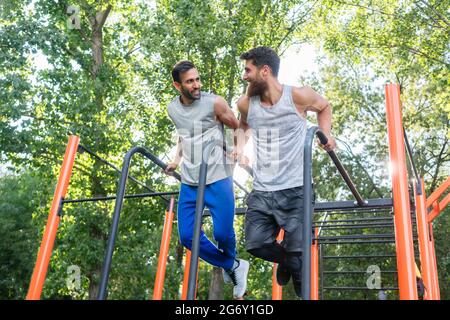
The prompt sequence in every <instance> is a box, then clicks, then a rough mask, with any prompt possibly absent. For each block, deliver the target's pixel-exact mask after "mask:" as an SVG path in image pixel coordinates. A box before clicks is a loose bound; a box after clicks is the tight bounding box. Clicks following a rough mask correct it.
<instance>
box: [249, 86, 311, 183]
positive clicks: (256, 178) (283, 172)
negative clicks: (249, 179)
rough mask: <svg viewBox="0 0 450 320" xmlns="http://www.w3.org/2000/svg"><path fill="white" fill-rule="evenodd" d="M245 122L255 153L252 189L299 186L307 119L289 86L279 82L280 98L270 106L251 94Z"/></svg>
mask: <svg viewBox="0 0 450 320" xmlns="http://www.w3.org/2000/svg"><path fill="white" fill-rule="evenodd" d="M247 123H248V124H249V126H250V128H251V130H252V137H253V147H254V150H253V151H254V154H255V162H254V163H253V188H254V189H255V190H259V191H277V190H283V189H288V188H294V187H299V186H302V185H303V161H304V160H303V147H304V143H305V138H306V129H307V121H306V119H305V118H304V117H303V116H302V115H301V114H300V113H299V112H298V110H297V108H296V107H295V104H294V101H293V99H292V87H290V86H287V85H283V93H282V95H281V98H280V100H279V101H278V102H277V103H276V104H275V105H273V106H271V107H263V106H262V105H261V100H260V97H259V96H254V97H251V98H250V104H249V110H248V115H247Z"/></svg>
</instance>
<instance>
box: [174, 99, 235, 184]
mask: <svg viewBox="0 0 450 320" xmlns="http://www.w3.org/2000/svg"><path fill="white" fill-rule="evenodd" d="M216 98H217V96H216V95H214V94H210V93H206V92H201V98H200V99H199V100H194V102H193V103H192V104H190V105H188V106H186V105H183V104H182V103H181V101H180V97H176V98H175V99H174V100H173V101H172V102H171V103H170V104H169V105H168V108H167V110H168V114H169V117H170V118H171V119H172V121H173V122H174V124H175V127H176V130H177V134H178V136H179V137H180V139H181V150H182V153H183V157H182V162H181V165H180V169H181V182H183V183H185V184H189V185H198V179H199V175H200V164H201V162H202V150H203V147H204V146H205V145H206V143H207V142H208V141H210V140H219V141H221V142H222V141H224V139H225V136H224V130H223V124H222V123H221V122H220V121H217V120H216V115H215V113H214V103H215V101H216ZM207 163H208V173H207V176H206V184H210V183H213V182H216V181H218V180H221V179H224V178H227V177H230V176H232V175H233V167H234V164H233V161H231V160H230V159H229V158H226V157H225V154H224V151H223V147H222V145H220V146H216V147H215V148H214V149H213V151H212V152H211V155H210V157H209V159H208V162H207Z"/></svg>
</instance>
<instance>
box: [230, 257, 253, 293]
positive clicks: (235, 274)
mask: <svg viewBox="0 0 450 320" xmlns="http://www.w3.org/2000/svg"><path fill="white" fill-rule="evenodd" d="M236 262H237V266H236V267H235V268H233V269H231V270H228V271H226V274H227V275H228V277H229V279H230V280H231V282H232V283H233V284H234V288H233V296H234V298H242V297H243V296H244V294H245V291H246V290H247V275H248V269H249V266H250V264H249V263H248V261H247V260H242V259H236ZM224 281H227V280H225V274H224Z"/></svg>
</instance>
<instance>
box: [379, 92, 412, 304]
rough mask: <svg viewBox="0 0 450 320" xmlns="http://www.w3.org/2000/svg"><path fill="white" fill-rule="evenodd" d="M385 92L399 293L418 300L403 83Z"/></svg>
mask: <svg viewBox="0 0 450 320" xmlns="http://www.w3.org/2000/svg"><path fill="white" fill-rule="evenodd" d="M385 93H386V120H387V129H388V135H389V155H390V160H391V169H392V172H391V175H392V193H393V198H394V217H395V219H394V222H395V244H396V252H397V270H398V286H399V295H400V299H401V300H417V286H416V277H415V264H414V246H413V238H412V225H411V211H410V206H409V196H408V182H407V178H406V157H405V144H404V140H403V125H402V112H401V102H400V87H399V85H397V84H388V85H386V87H385Z"/></svg>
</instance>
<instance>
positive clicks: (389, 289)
mask: <svg viewBox="0 0 450 320" xmlns="http://www.w3.org/2000/svg"><path fill="white" fill-rule="evenodd" d="M323 289H324V290H361V291H362V290H371V291H372V290H373V291H375V290H383V291H396V290H398V287H388V288H379V289H370V288H367V287H323Z"/></svg>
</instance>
